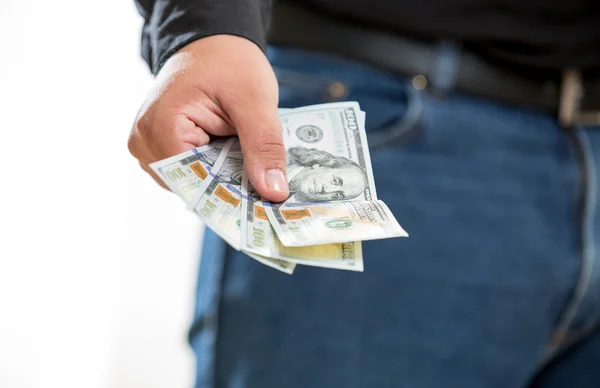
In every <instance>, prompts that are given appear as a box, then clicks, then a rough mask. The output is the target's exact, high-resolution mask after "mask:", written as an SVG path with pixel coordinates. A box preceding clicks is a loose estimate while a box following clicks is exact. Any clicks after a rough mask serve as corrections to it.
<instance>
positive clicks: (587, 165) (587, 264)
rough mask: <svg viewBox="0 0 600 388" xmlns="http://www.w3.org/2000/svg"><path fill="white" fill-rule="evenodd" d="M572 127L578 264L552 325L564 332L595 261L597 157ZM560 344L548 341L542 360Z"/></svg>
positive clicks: (581, 133) (580, 131)
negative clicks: (578, 204)
mask: <svg viewBox="0 0 600 388" xmlns="http://www.w3.org/2000/svg"><path fill="white" fill-rule="evenodd" d="M571 131H572V134H573V139H574V141H575V144H576V152H578V153H579V158H578V159H579V165H580V168H581V171H582V174H581V175H582V177H581V179H582V182H581V186H583V189H582V191H581V194H580V195H581V196H582V197H581V213H580V217H581V228H580V233H581V267H580V270H579V279H578V281H577V284H576V286H575V291H574V293H573V296H572V297H571V300H570V301H569V303H568V304H567V307H566V308H565V310H564V313H563V314H562V317H561V318H560V320H559V324H558V325H557V326H556V329H555V332H559V333H565V334H568V331H569V329H570V327H571V325H572V323H573V320H574V319H575V316H576V315H577V312H578V310H579V308H580V306H581V303H582V301H583V299H584V298H585V296H586V292H587V290H588V288H589V285H590V277H591V275H592V270H593V266H594V261H595V257H594V256H595V255H594V253H595V244H594V215H595V210H596V201H597V181H596V161H595V158H594V152H593V150H592V146H591V142H590V139H589V137H588V136H587V133H586V132H585V130H583V129H582V128H579V127H574V128H572V129H571ZM571 334H573V333H571ZM561 345H564V341H563V343H562V344H551V345H549V347H548V349H547V351H546V354H545V355H544V361H543V362H544V363H545V362H546V361H547V360H550V359H551V358H553V357H554V355H555V354H556V353H557V350H558V349H559V348H560V347H561Z"/></svg>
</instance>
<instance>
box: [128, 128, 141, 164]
mask: <svg viewBox="0 0 600 388" xmlns="http://www.w3.org/2000/svg"><path fill="white" fill-rule="evenodd" d="M138 143H139V140H138V138H137V137H136V136H135V134H134V133H132V134H131V135H129V139H127V149H128V150H129V153H130V154H131V155H133V156H134V157H135V158H138V159H139V155H140V152H139V149H140V146H139V145H138Z"/></svg>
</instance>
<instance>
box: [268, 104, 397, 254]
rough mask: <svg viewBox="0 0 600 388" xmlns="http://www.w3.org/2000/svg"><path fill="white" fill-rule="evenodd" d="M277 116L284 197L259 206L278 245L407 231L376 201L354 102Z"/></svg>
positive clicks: (359, 115) (361, 116)
mask: <svg viewBox="0 0 600 388" xmlns="http://www.w3.org/2000/svg"><path fill="white" fill-rule="evenodd" d="M279 118H280V122H281V126H282V130H283V141H284V144H285V148H286V150H287V174H288V181H289V188H290V196H289V197H288V198H287V199H286V200H285V201H284V202H283V203H278V204H275V203H266V202H265V211H266V214H267V217H268V219H269V221H270V223H271V225H272V226H273V228H274V229H275V232H276V234H277V236H278V237H279V240H280V241H281V243H282V244H283V245H285V246H288V247H298V246H308V245H318V244H328V243H344V242H349V241H355V240H372V239H381V238H391V237H400V236H407V234H406V232H405V231H404V230H403V229H402V227H400V225H399V224H398V222H397V221H396V219H395V218H394V216H393V215H392V213H391V212H390V211H389V209H388V208H387V207H386V206H385V205H383V204H382V202H381V201H377V194H376V189H375V182H374V179H373V172H372V168H371V159H370V156H369V149H368V145H367V138H366V133H365V128H364V114H363V113H362V112H361V111H360V107H359V105H358V103H356V102H342V103H333V104H322V105H313V106H307V107H303V108H296V109H293V110H291V111H288V112H283V113H281V114H280V115H279ZM338 202H339V203H338Z"/></svg>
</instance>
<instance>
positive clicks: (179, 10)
mask: <svg viewBox="0 0 600 388" xmlns="http://www.w3.org/2000/svg"><path fill="white" fill-rule="evenodd" d="M271 1H272V0H135V3H136V6H137V9H138V12H139V13H140V15H141V16H142V17H143V18H144V26H143V27H142V43H141V48H142V57H143V58H144V60H145V61H146V63H147V64H148V66H149V67H150V70H151V71H152V73H153V74H157V73H158V71H159V70H160V69H161V67H162V66H163V64H164V63H165V62H166V60H167V59H169V57H170V56H171V55H173V54H174V53H175V52H176V51H177V50H179V49H180V48H182V47H183V46H185V45H187V44H189V43H191V42H193V41H195V40H197V39H200V38H204V37H207V36H211V35H217V34H229V35H237V36H241V37H243V38H246V39H248V40H250V41H252V42H254V43H255V44H257V45H258V46H259V47H260V48H261V49H262V50H263V51H265V49H266V37H265V36H266V30H267V27H268V20H269V15H270V9H271Z"/></svg>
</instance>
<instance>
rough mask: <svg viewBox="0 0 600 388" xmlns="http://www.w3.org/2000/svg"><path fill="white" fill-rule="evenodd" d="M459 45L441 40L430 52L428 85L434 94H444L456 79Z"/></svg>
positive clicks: (458, 64)
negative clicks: (435, 48)
mask: <svg viewBox="0 0 600 388" xmlns="http://www.w3.org/2000/svg"><path fill="white" fill-rule="evenodd" d="M460 51H461V49H460V45H459V44H458V43H456V42H453V41H442V42H440V44H439V45H438V47H437V50H434V51H433V52H432V56H431V58H430V65H429V74H428V78H429V85H430V87H431V88H430V90H431V93H432V94H433V95H434V96H445V95H446V94H447V93H449V92H450V91H451V90H452V89H454V87H455V86H456V83H457V81H458V70H459V68H460Z"/></svg>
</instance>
